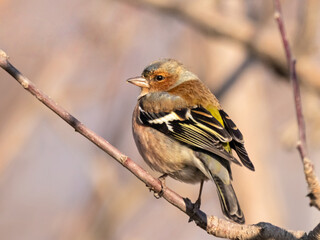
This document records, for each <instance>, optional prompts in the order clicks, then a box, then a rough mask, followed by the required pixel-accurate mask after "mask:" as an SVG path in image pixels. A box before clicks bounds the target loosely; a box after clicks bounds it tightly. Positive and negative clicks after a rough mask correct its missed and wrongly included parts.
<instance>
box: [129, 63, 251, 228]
mask: <svg viewBox="0 0 320 240" xmlns="http://www.w3.org/2000/svg"><path fill="white" fill-rule="evenodd" d="M127 81H128V82H129V83H132V84H134V85H136V86H138V87H140V88H141V93H140V95H139V97H138V103H137V105H136V107H135V109H134V112H133V119H132V125H133V136H134V139H135V142H136V145H137V148H138V150H139V152H140V154H141V155H142V157H143V159H144V160H145V161H146V163H147V164H148V165H149V166H150V167H151V168H152V169H154V170H156V171H158V172H160V173H163V174H164V175H163V176H170V177H172V178H174V179H177V180H180V181H182V182H187V183H197V182H200V192H199V197H198V200H197V201H196V203H197V206H198V207H200V202H201V192H202V186H203V182H204V181H205V180H208V179H210V180H212V181H214V182H215V184H216V187H217V192H218V196H219V200H220V204H221V208H222V211H223V213H224V215H225V216H226V217H228V218H229V219H231V220H233V221H235V222H238V223H244V222H245V218H244V215H243V213H242V210H241V208H240V205H239V203H238V200H237V197H236V194H235V192H234V190H233V187H232V184H231V180H232V175H231V168H230V163H231V162H233V163H236V164H238V165H241V163H242V164H243V165H244V166H246V167H247V168H249V169H250V170H253V171H254V166H253V164H252V162H251V161H250V159H249V157H248V154H247V151H246V149H245V148H244V141H243V136H242V134H241V132H240V130H239V129H238V128H237V126H236V125H235V124H234V122H233V121H232V120H231V119H230V117H229V116H228V115H227V114H226V112H225V111H223V109H222V107H221V106H220V104H219V101H218V100H217V98H216V97H215V96H214V95H213V94H212V93H211V92H210V90H209V89H208V88H207V87H206V86H205V85H204V84H203V83H202V82H201V81H200V79H199V78H198V77H197V76H196V75H195V74H193V73H192V72H190V71H188V70H187V69H186V68H185V67H184V66H183V65H182V64H181V63H179V62H177V61H176V60H173V59H163V60H159V61H156V62H153V63H151V64H150V65H149V66H147V67H146V68H145V69H144V70H143V72H142V75H141V76H139V77H135V78H130V79H128V80H127ZM231 149H233V150H235V152H236V153H237V155H238V157H239V159H240V161H241V163H240V162H239V161H238V160H237V159H236V158H235V157H234V156H233V155H232V152H231Z"/></svg>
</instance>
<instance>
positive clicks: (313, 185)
mask: <svg viewBox="0 0 320 240" xmlns="http://www.w3.org/2000/svg"><path fill="white" fill-rule="evenodd" d="M274 6H275V14H274V18H275V20H276V22H277V23H278V27H279V31H280V34H281V39H282V43H283V47H284V50H285V54H286V58H287V63H288V69H289V76H290V81H291V83H292V88H293V95H294V103H295V108H296V116H297V123H298V129H299V140H298V144H297V148H298V151H299V153H300V157H301V160H302V161H303V166H304V173H305V177H306V181H307V184H308V188H309V191H310V193H309V194H308V196H309V198H310V206H314V207H316V208H317V209H319V210H320V184H319V180H318V179H317V177H316V175H315V172H314V166H313V164H312V162H311V161H310V159H309V157H308V151H307V140H306V127H305V121H304V117H303V112H302V104H301V95H300V87H299V82H298V79H297V74H296V60H295V59H294V57H293V56H292V52H291V48H290V44H289V41H288V38H287V35H286V31H285V27H284V22H283V18H282V12H281V5H280V0H274Z"/></svg>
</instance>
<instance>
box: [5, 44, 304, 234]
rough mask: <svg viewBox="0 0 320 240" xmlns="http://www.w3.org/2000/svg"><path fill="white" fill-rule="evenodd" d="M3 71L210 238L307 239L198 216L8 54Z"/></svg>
mask: <svg viewBox="0 0 320 240" xmlns="http://www.w3.org/2000/svg"><path fill="white" fill-rule="evenodd" d="M0 67H1V68H3V69H4V70H5V71H7V72H8V73H9V74H10V75H11V76H13V77H14V78H15V79H16V80H17V81H18V82H19V83H20V84H21V85H22V86H23V88H24V89H25V90H27V91H28V92H30V93H31V94H32V95H34V96H35V97H36V98H37V99H38V100H39V101H40V102H42V103H43V104H44V105H46V106H47V107H48V108H50V109H51V110H52V111H53V112H55V113H56V114H57V115H58V116H60V117H61V118H62V119H63V120H64V121H66V122H67V123H68V124H69V125H70V126H72V127H73V128H74V129H75V130H76V131H77V132H79V133H80V134H81V135H83V136H84V137H86V138H87V139H88V140H90V141H91V142H92V143H94V144H95V145H97V146H98V147H99V148H100V149H102V150H103V151H105V152H106V153H107V154H109V155H110V156H111V157H113V158H114V159H115V160H117V161H118V162H119V163H121V164H122V165H123V166H124V167H126V168H127V169H128V170H129V171H130V172H132V173H133V174H134V175H135V176H136V177H137V178H139V179H140V180H141V181H142V182H144V183H145V184H146V185H147V186H148V187H149V188H150V189H152V190H153V191H154V192H157V193H159V192H160V191H163V198H164V199H166V200H167V201H168V202H169V203H171V204H172V205H174V206H176V207H177V208H179V209H180V210H181V211H182V212H184V213H186V214H187V215H188V216H189V217H192V218H193V219H194V221H195V223H196V224H197V225H198V226H199V227H201V228H203V229H204V230H206V231H207V232H208V233H209V234H212V235H214V236H216V237H221V238H229V239H269V238H271V237H272V238H273V239H300V238H302V237H305V236H306V233H305V232H303V231H287V230H285V229H282V228H279V227H277V226H274V225H272V224H270V223H258V224H254V225H240V224H237V223H233V222H230V221H228V220H224V219H219V218H217V217H215V216H207V215H206V214H205V213H204V212H202V211H201V210H197V211H196V212H195V211H194V209H193V204H192V203H191V201H190V200H189V199H187V198H182V197H181V196H180V195H179V194H177V193H175V192H174V191H172V190H171V189H169V188H167V187H166V188H164V189H162V188H161V183H160V181H159V180H158V179H156V178H154V177H152V176H151V175H150V174H149V173H148V172H146V171H145V170H144V169H142V168H141V167H140V166H139V165H137V164H136V163H135V162H134V161H133V160H132V159H130V158H129V157H127V156H126V155H124V154H123V153H121V152H120V151H119V150H118V149H117V148H115V147H114V146H112V145H111V144H110V143H109V142H107V141H106V140H105V139H103V138H102V137H100V136H99V135H97V134H96V133H95V132H93V131H92V130H90V129H89V128H87V127H86V126H85V125H83V124H82V123H81V122H80V121H79V120H78V119H76V118H75V117H73V116H72V115H71V114H70V113H68V112H67V111H66V110H65V109H64V108H62V107H61V106H59V105H58V104H57V103H56V102H55V101H53V100H52V99H51V98H50V97H49V96H47V95H46V94H45V93H44V92H42V91H41V90H40V89H38V88H37V87H36V86H35V84H34V83H32V82H31V81H30V80H29V79H27V78H26V77H24V76H23V75H22V74H21V73H20V72H19V71H18V70H17V69H16V68H15V67H14V66H13V65H12V64H11V63H10V62H9V61H8V56H7V54H6V53H5V52H3V51H2V50H0Z"/></svg>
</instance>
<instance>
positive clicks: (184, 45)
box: [0, 0, 320, 240]
mask: <svg viewBox="0 0 320 240" xmlns="http://www.w3.org/2000/svg"><path fill="white" fill-rule="evenodd" d="M282 9H283V14H284V18H285V25H286V28H287V31H288V34H289V40H290V42H291V45H292V48H293V51H294V55H295V56H296V57H297V60H298V64H297V72H298V75H299V79H300V81H301V88H302V89H301V91H302V101H303V110H304V113H305V118H306V124H307V138H308V147H309V152H310V158H311V159H312V160H313V161H314V164H315V167H316V173H317V175H318V177H319V176H320V164H319V159H320V147H319V146H320V111H319V109H320V98H319V95H320V80H319V79H320V67H319V66H320V52H319V46H320V28H319V24H318V23H319V16H320V14H319V11H320V2H319V1H317V0H306V1H298V0H283V1H282ZM0 11H1V15H0V48H1V49H3V50H5V51H6V52H7V53H8V55H9V56H10V57H11V58H10V59H11V62H12V63H13V64H14V65H15V66H16V67H17V68H18V69H19V70H20V71H21V72H22V73H24V74H25V75H26V76H27V77H28V78H29V79H30V80H32V81H34V82H35V83H36V85H37V86H38V87H39V88H40V89H42V90H43V91H44V92H45V93H47V94H48V95H50V96H51V97H52V98H53V99H54V100H56V101H57V102H58V103H59V104H60V105H62V106H63V107H64V108H66V109H67V110H68V111H69V112H70V113H72V114H73V115H74V116H75V117H77V118H78V119H79V120H80V121H81V122H82V123H84V124H85V125H86V126H88V127H89V128H91V129H93V130H94V131H95V132H97V133H98V134H99V135H101V136H103V137H104V138H106V139H107V140H108V141H109V142H110V143H111V144H113V145H114V146H116V147H117V148H119V149H120V150H121V151H122V152H123V153H125V154H127V155H128V156H130V157H132V159H134V160H135V161H136V162H137V163H139V164H140V165H141V166H143V167H144V168H145V169H147V170H148V171H150V172H151V173H152V175H154V176H159V175H160V174H159V173H156V172H152V171H151V170H150V169H149V168H148V167H147V166H146V164H145V163H144V162H143V160H142V158H141V157H140V155H139V153H138V152H137V149H136V146H135V144H134V141H133V138H132V133H131V114H132V110H133V108H134V106H135V104H136V98H137V96H138V94H139V90H138V88H136V87H134V86H132V85H129V84H127V83H126V81H125V80H126V79H127V78H129V77H133V76H137V75H139V74H140V73H141V72H142V70H143V68H144V67H145V66H146V65H148V64H149V63H150V62H151V61H154V60H157V59H159V58H164V57H170V58H175V59H178V60H179V61H181V62H183V63H184V64H185V65H186V66H187V67H188V68H189V69H191V70H192V71H193V72H194V73H196V74H197V75H198V76H199V77H200V78H201V79H202V80H203V81H204V82H205V83H206V84H207V85H208V86H210V88H211V90H212V91H213V92H214V93H215V94H217V96H218V97H219V99H220V101H221V104H222V106H223V107H224V109H225V111H226V112H227V113H228V114H229V115H230V116H231V117H232V119H233V120H234V121H235V122H236V124H237V125H238V127H239V128H240V129H241V131H242V133H243V134H244V136H245V141H246V148H247V150H248V152H249V155H250V157H251V159H252V161H253V162H254V164H255V167H256V171H255V172H251V171H249V170H247V169H245V168H243V167H242V168H241V167H238V166H233V177H234V188H235V191H236V193H237V195H238V198H239V201H240V204H241V206H242V209H243V211H244V213H245V216H246V221H247V223H248V224H253V223H257V222H260V221H265V222H271V223H272V224H275V225H278V226H280V227H283V228H286V229H292V230H304V231H310V230H311V229H313V227H315V226H316V224H318V222H319V218H320V214H319V212H318V211H317V210H316V209H315V208H310V207H309V205H308V204H309V200H308V198H307V197H306V195H307V193H308V191H307V185H306V182H305V179H304V174H303V170H302V164H301V160H300V158H299V154H298V152H297V150H296V149H295V146H296V142H297V127H296V118H295V111H294V104H293V95H292V89H291V84H290V83H289V82H288V80H287V76H286V62H285V58H284V51H283V48H282V45H281V39H280V36H279V33H278V28H277V25H276V24H275V22H274V19H273V4H272V1H271V0H268V1H265V0H255V1H253V0H238V1H232V0H199V1H191V0H188V1H187V0H175V1H169V0H166V1H160V0H132V1H108V0H94V1H84V0H69V1H63V0H57V1H49V0H28V1H23V0H10V1H9V0H0ZM0 80H1V81H0V236H1V239H6V240H15V239H24V240H29V239H30V240H31V239H32V240H37V239H39V240H40V239H41V240H42V239H48V240H51V239H52V240H53V239H59V240H66V239H80V240H95V239H116V240H118V239H132V240H134V239H139V240H144V239H145V240H147V239H154V240H158V239H159V240H160V239H184V240H188V239H199V238H201V239H212V236H209V235H207V234H206V232H205V231H203V230H201V229H199V228H198V227H196V226H195V224H194V223H188V217H187V216H186V215H185V214H183V213H181V212H180V211H179V210H177V209H176V208H174V207H173V206H171V205H169V204H168V203H167V202H166V201H164V200H156V199H155V198H154V196H153V194H152V193H150V192H149V191H148V189H147V188H146V187H145V186H144V184H143V183H141V182H140V181H139V180H138V179H137V178H135V177H134V176H133V175H132V174H131V173H130V172H128V171H127V170H126V169H124V168H123V167H122V166H120V164H118V163H117V162H116V161H114V160H113V159H112V158H111V157H109V156H108V155H107V154H105V153H104V152H102V151H101V150H100V149H98V148H97V147H96V146H94V145H93V144H92V143H91V142H89V141H88V140H86V139H84V138H83V137H82V136H80V135H79V134H78V133H76V132H75V131H74V130H73V129H72V128H71V127H69V126H68V125H67V124H66V123H65V122H63V121H62V120H61V119H60V118H59V117H57V116H56V115H55V114H53V113H52V112H51V111H50V110H48V109H47V108H46V107H45V106H44V105H42V104H41V103H40V102H39V101H37V100H36V99H35V98H34V97H32V96H31V95H30V94H29V93H27V92H26V91H24V90H23V89H22V87H21V86H20V85H19V84H17V83H16V82H15V80H14V79H13V78H12V77H10V76H9V75H8V74H7V73H6V72H4V71H2V70H1V71H0ZM167 185H168V186H169V187H170V188H172V189H174V190H175V191H176V192H178V193H179V194H181V195H182V196H184V197H188V198H190V199H192V201H195V200H196V198H197V194H198V188H199V185H189V184H184V183H180V182H177V181H174V180H171V179H168V180H167ZM201 207H202V210H203V211H205V212H206V213H207V214H210V215H216V216H219V217H223V215H222V213H221V209H220V205H219V203H218V198H217V194H216V189H215V186H214V184H213V183H211V182H207V183H206V184H205V187H204V192H203V198H202V206H201Z"/></svg>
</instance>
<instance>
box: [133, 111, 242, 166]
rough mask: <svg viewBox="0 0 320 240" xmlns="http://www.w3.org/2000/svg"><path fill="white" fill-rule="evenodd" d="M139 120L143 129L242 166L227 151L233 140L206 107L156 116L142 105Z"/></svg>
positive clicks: (156, 114) (159, 113)
mask: <svg viewBox="0 0 320 240" xmlns="http://www.w3.org/2000/svg"><path fill="white" fill-rule="evenodd" d="M138 116H139V120H140V123H141V124H143V125H146V126H150V127H152V128H155V129H157V130H158V131H160V132H162V133H164V134H166V135H168V136H170V137H172V138H174V139H175V140H177V141H179V142H181V143H183V144H187V145H188V146H190V147H192V148H194V149H198V150H199V149H200V150H205V151H207V152H210V153H213V154H215V155H218V156H220V157H222V158H223V159H226V160H228V161H232V162H235V163H237V164H239V165H241V164H240V163H239V162H238V160H237V159H235V158H234V157H233V156H232V154H231V153H230V152H228V151H227V150H226V148H225V147H226V146H227V144H228V143H229V142H230V141H231V140H232V137H231V136H230V134H229V133H228V132H227V131H226V129H225V128H224V127H223V126H222V124H221V123H220V122H219V121H218V120H217V119H215V118H214V117H213V116H212V115H211V113H210V112H209V111H207V110H206V109H204V108H203V107H194V108H182V109H179V110H174V111H170V112H158V113H154V112H150V111H145V110H144V109H143V107H142V105H140V106H139V115H138Z"/></svg>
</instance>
